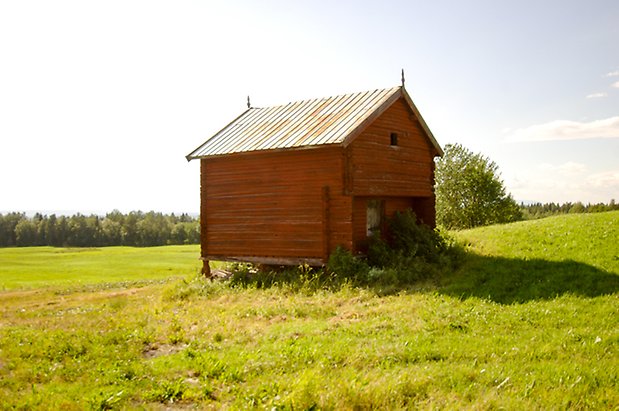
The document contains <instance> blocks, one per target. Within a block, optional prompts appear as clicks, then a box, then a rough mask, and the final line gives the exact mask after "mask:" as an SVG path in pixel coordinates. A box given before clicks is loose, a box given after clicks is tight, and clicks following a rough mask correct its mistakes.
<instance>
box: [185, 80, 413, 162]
mask: <svg viewBox="0 0 619 411" xmlns="http://www.w3.org/2000/svg"><path fill="white" fill-rule="evenodd" d="M400 90H401V88H400V87H394V88H389V89H383V90H374V91H367V92H362V93H352V94H345V95H341V96H335V97H328V98H322V99H312V100H304V101H298V102H291V103H288V104H285V105H282V106H274V107H266V108H250V109H248V110H247V111H245V112H244V113H243V114H241V115H240V116H239V117H238V118H236V119H235V120H233V121H232V122H231V123H230V124H228V125H227V126H226V127H224V128H223V129H222V130H221V131H219V132H218V133H217V134H215V135H214V136H213V137H211V138H209V139H208V140H207V141H206V142H205V143H204V144H202V145H201V146H200V147H198V148H197V149H196V150H194V151H193V152H192V153H191V154H189V155H188V156H187V159H189V160H191V159H196V158H202V157H210V156H219V155H225V154H232V153H241V152H248V151H261V150H275V149H286V148H295V147H305V146H317V145H326V144H341V143H343V142H344V141H345V140H346V137H348V136H349V135H350V134H351V133H352V132H353V131H354V130H356V129H357V128H358V127H359V126H360V125H361V124H362V123H363V122H364V120H366V119H367V118H368V117H369V116H370V115H372V113H374V112H375V111H376V110H378V109H379V108H380V107H381V106H382V105H383V104H384V103H385V102H386V101H388V100H389V98H390V97H392V96H394V95H395V94H396V93H398V92H400Z"/></svg>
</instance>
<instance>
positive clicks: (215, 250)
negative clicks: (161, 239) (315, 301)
mask: <svg viewBox="0 0 619 411" xmlns="http://www.w3.org/2000/svg"><path fill="white" fill-rule="evenodd" d="M440 155H442V150H441V147H440V146H439V145H438V143H437V142H436V140H435V139H434V137H433V135H432V133H431V132H430V130H429V128H428V126H427V125H426V123H425V121H424V120H423V118H422V117H421V115H420V114H419V111H418V110H417V108H416V107H415V105H414V104H413V101H412V100H411V98H410V96H409V95H408V93H407V92H406V90H405V89H404V87H403V86H402V87H394V88H389V89H384V90H374V91H368V92H362V93H354V94H347V95H341V96H336V97H328V98H320V99H313V100H304V101H298V102H292V103H288V104H285V105H281V106H275V107H266V108H254V107H252V108H249V109H248V110H247V111H245V112H244V113H242V114H241V115H240V116H239V117H237V118H236V119H234V120H233V121H232V122H231V123H230V124H228V125H227V126H226V127H224V128H223V129H222V130H221V131H219V132H218V133H217V134H215V135H214V136H212V137H211V138H209V139H208V140H207V141H206V142H205V143H204V144H202V145H201V146H200V147H198V148H197V149H195V150H194V151H193V152H191V154H189V155H188V156H187V160H193V159H197V160H200V170H201V177H200V182H201V184H200V194H201V206H200V214H201V236H202V253H201V254H202V260H203V261H204V262H205V264H204V272H205V274H207V275H208V274H209V273H210V271H209V269H208V261H209V260H221V261H246V262H258V263H264V264H278V265H280V264H283V265H286V264H301V263H307V264H310V265H322V264H324V263H326V261H327V259H328V257H329V254H330V253H331V252H332V251H333V250H334V249H335V248H336V247H337V246H338V245H341V246H344V247H346V248H347V249H349V250H351V251H353V252H354V253H363V252H364V250H365V247H367V239H368V237H369V236H371V235H372V231H373V230H374V229H375V228H377V227H380V225H381V221H383V220H384V218H385V217H386V216H389V215H392V214H393V213H394V212H395V211H396V210H405V209H407V208H412V210H413V211H414V212H415V213H416V215H417V217H418V218H419V220H420V221H421V222H423V223H425V224H428V225H430V226H434V224H435V208H434V191H433V186H434V158H435V157H436V156H440Z"/></svg>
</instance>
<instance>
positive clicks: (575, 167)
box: [539, 161, 587, 175]
mask: <svg viewBox="0 0 619 411" xmlns="http://www.w3.org/2000/svg"><path fill="white" fill-rule="evenodd" d="M539 169H540V170H541V171H543V172H555V173H558V174H561V175H574V174H582V173H584V172H586V171H587V166H586V165H584V164H582V163H576V162H574V161H568V162H567V163H564V164H558V165H554V164H547V163H544V164H540V166H539Z"/></svg>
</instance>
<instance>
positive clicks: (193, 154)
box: [185, 107, 251, 161]
mask: <svg viewBox="0 0 619 411" xmlns="http://www.w3.org/2000/svg"><path fill="white" fill-rule="evenodd" d="M250 110H251V107H250V108H248V109H247V110H245V111H243V112H242V113H241V114H240V115H238V116H237V117H236V118H235V119H234V120H232V121H230V122H229V123H228V124H226V125H225V127H223V128H222V129H221V130H219V131H218V132H217V133H215V134H213V135H212V136H211V137H210V138H208V139H207V140H206V141H205V142H204V143H202V144H200V145H199V146H198V148H196V149H195V150H193V151H192V152H191V153H189V154H187V155H186V156H185V158H186V159H187V161H191V160H199V159H201V158H206V157H209V156H199V155H195V154H196V153H197V152H199V151H200V149H202V147H204V146H205V145H206V144H207V143H208V142H209V141H211V140H212V139H213V138H215V136H217V135H218V134H219V133H221V132H222V131H224V130H225V129H227V128H228V127H230V125H232V124H233V123H235V122H236V121H237V120H238V119H240V118H241V117H243V116H244V115H245V114H247V113H248V112H249V111H250Z"/></svg>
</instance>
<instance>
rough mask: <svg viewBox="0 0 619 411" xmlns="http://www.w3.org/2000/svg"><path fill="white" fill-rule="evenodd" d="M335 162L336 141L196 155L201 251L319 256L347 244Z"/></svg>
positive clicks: (346, 206)
mask: <svg viewBox="0 0 619 411" xmlns="http://www.w3.org/2000/svg"><path fill="white" fill-rule="evenodd" d="M342 168H343V155H342V149H341V147H339V146H332V147H329V146H327V147H320V148H312V149H304V150H285V151H265V152H254V153H246V154H238V155H230V156H225V157H213V158H208V159H202V160H201V195H202V200H201V204H202V209H201V215H202V222H201V232H202V239H203V240H202V257H203V258H205V259H209V260H217V259H222V260H230V259H235V258H238V259H239V260H242V261H252V260H253V261H260V260H262V261H271V260H270V259H272V262H276V261H281V262H282V263H295V262H302V261H306V260H308V261H316V260H320V261H322V262H324V260H325V259H326V257H327V256H328V254H329V253H330V252H331V251H333V250H334V249H335V247H336V246H337V245H339V244H341V245H344V246H346V247H348V248H351V247H352V234H351V233H352V218H351V209H352V198H351V197H350V196H345V195H343V182H344V180H343V178H342V174H341V171H342ZM246 257H251V258H249V259H248V258H246Z"/></svg>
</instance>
